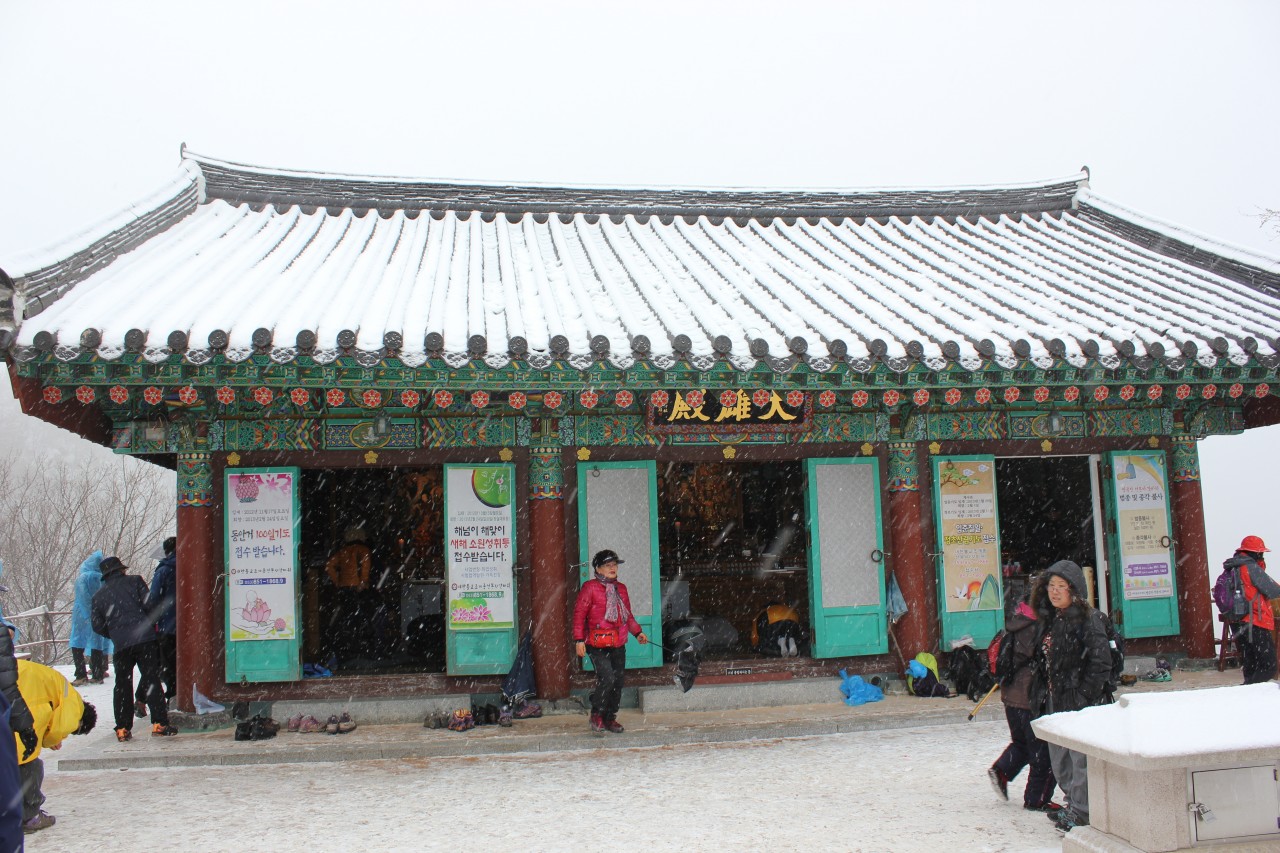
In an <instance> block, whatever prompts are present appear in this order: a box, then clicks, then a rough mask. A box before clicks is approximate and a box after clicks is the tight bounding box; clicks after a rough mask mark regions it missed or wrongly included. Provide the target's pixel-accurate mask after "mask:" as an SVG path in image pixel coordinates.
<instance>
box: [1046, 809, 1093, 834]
mask: <svg viewBox="0 0 1280 853" xmlns="http://www.w3.org/2000/svg"><path fill="white" fill-rule="evenodd" d="M1053 825H1054V826H1055V827H1057V828H1058V831H1059V832H1070V831H1071V830H1073V829H1075V828H1076V827H1077V826H1088V825H1089V818H1087V817H1081V816H1080V815H1077V814H1076V813H1075V812H1073V811H1072V810H1071V809H1063V810H1062V811H1060V812H1058V813H1057V814H1056V815H1054V820H1053Z"/></svg>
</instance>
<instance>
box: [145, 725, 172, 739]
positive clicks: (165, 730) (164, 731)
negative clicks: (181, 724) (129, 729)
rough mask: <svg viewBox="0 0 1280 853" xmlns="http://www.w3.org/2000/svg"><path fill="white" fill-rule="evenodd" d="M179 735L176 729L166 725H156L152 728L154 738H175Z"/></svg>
mask: <svg viewBox="0 0 1280 853" xmlns="http://www.w3.org/2000/svg"><path fill="white" fill-rule="evenodd" d="M177 733H178V730H177V729H176V728H174V727H173V726H170V725H168V724H166V723H156V724H155V725H154V726H152V727H151V736H152V737H173V736H174V735H176V734H177Z"/></svg>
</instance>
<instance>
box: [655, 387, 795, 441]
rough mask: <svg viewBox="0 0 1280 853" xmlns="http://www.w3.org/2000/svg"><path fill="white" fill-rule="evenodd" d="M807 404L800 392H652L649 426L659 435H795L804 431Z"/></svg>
mask: <svg viewBox="0 0 1280 853" xmlns="http://www.w3.org/2000/svg"><path fill="white" fill-rule="evenodd" d="M810 414H811V403H810V400H809V396H808V395H807V394H805V393H804V392H803V391H771V390H764V389H760V390H756V391H753V392H748V391H745V390H743V389H741V388H736V389H727V390H722V391H714V390H713V391H708V390H705V389H690V390H686V391H670V392H668V391H655V392H654V393H653V394H652V395H651V396H650V398H649V426H650V428H651V429H652V430H653V431H654V432H657V433H663V432H668V433H670V432H690V431H701V432H735V433H742V432H760V431H768V432H797V431H802V430H805V429H808V422H809V416H810Z"/></svg>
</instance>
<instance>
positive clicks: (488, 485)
mask: <svg viewBox="0 0 1280 853" xmlns="http://www.w3.org/2000/svg"><path fill="white" fill-rule="evenodd" d="M514 481H515V468H514V467H513V466H511V465H484V466H470V465H446V466H445V548H446V555H447V556H446V572H447V577H446V582H447V583H448V587H449V605H448V606H449V629H450V630H454V631H466V630H475V629H484V628H510V627H512V626H513V625H514V624H515V576H514V574H513V571H514V567H515V555H516V539H515V529H516V524H515V522H516V517H515V500H514V496H515V482H514Z"/></svg>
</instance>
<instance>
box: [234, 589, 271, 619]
mask: <svg viewBox="0 0 1280 853" xmlns="http://www.w3.org/2000/svg"><path fill="white" fill-rule="evenodd" d="M251 595H252V594H251ZM240 615H241V616H242V617H244V620H245V621H246V622H249V623H252V624H254V625H266V624H267V620H268V619H270V618H271V608H270V607H268V606H267V603H266V602H265V601H263V600H262V599H261V598H258V597H257V596H252V597H251V598H250V599H249V603H248V604H247V605H245V607H244V608H243V609H242V610H241V611H240Z"/></svg>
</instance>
